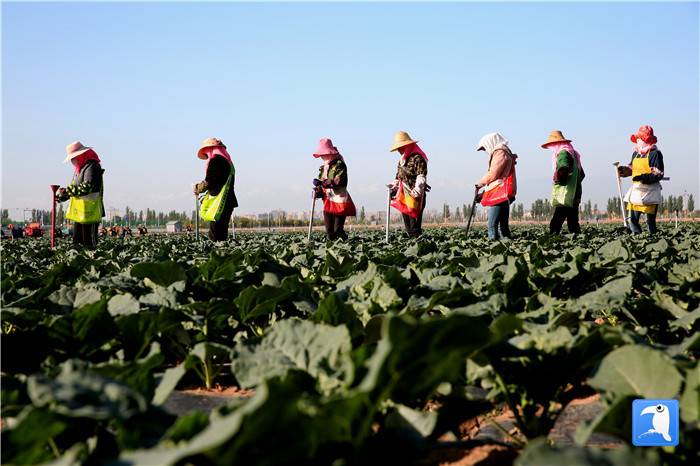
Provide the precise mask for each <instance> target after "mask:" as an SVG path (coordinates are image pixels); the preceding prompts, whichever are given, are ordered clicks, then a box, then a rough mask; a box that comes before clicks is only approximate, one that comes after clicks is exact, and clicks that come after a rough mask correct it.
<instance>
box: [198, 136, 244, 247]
mask: <svg viewBox="0 0 700 466" xmlns="http://www.w3.org/2000/svg"><path fill="white" fill-rule="evenodd" d="M197 157H199V158H200V159H202V160H206V161H207V163H206V165H205V172H206V176H205V178H204V181H202V182H200V183H197V184H196V185H195V186H194V193H195V194H196V195H199V194H202V193H206V195H205V196H204V198H203V200H202V205H201V208H200V211H199V215H200V217H202V219H203V220H206V221H208V222H209V239H211V240H212V241H224V240H225V239H226V238H227V237H228V224H229V222H230V221H231V214H232V213H233V209H234V208H236V207H238V200H237V199H236V194H235V192H234V190H233V186H234V182H235V178H236V169H235V167H234V166H233V162H232V161H231V156H230V155H229V153H228V151H227V150H226V146H225V145H224V143H223V142H221V140H220V139H216V138H207V139H205V140H204V141H203V142H202V145H201V147H200V148H199V150H198V151H197Z"/></svg>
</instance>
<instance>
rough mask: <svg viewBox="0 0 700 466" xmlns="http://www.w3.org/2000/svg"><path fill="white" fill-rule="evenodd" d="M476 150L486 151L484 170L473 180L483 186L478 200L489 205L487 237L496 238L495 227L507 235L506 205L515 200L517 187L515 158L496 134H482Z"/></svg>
mask: <svg viewBox="0 0 700 466" xmlns="http://www.w3.org/2000/svg"><path fill="white" fill-rule="evenodd" d="M476 150H477V151H480V150H482V151H485V152H486V153H487V154H489V168H488V172H486V174H485V175H484V176H483V177H482V178H481V179H480V180H479V182H478V183H476V188H477V189H479V188H482V187H485V190H484V194H483V196H482V198H481V203H482V205H484V206H489V207H490V208H489V211H488V224H487V227H488V228H487V229H488V235H489V238H490V239H498V238H499V232H498V230H499V227H500V230H501V234H502V235H503V237H504V238H510V228H509V226H508V220H509V217H510V204H511V203H512V202H513V201H514V200H515V194H516V190H517V186H516V180H515V163H516V162H515V159H516V158H517V157H518V156H517V155H515V154H513V153H512V152H511V150H510V148H509V147H508V141H506V140H505V138H504V137H503V136H501V135H500V134H499V133H489V134H486V135H484V137H482V138H481V140H480V141H479V144H478V145H477V147H476Z"/></svg>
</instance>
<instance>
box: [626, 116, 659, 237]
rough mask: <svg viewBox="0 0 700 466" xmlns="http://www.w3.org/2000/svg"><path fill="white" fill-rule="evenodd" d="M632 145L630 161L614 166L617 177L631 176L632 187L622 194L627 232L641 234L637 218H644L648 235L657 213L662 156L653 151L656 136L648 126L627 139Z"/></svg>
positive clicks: (657, 151) (655, 150)
mask: <svg viewBox="0 0 700 466" xmlns="http://www.w3.org/2000/svg"><path fill="white" fill-rule="evenodd" d="M630 140H631V141H632V144H634V152H633V153H632V161H631V162H630V164H629V165H628V166H619V167H617V170H618V172H619V173H620V176H622V177H627V176H631V177H632V187H630V189H629V190H628V191H627V193H626V194H625V198H624V201H625V202H626V203H627V208H628V209H629V211H630V230H631V231H632V233H635V234H638V233H641V232H642V227H641V226H640V225H639V219H640V217H641V216H642V214H646V215H647V226H648V227H649V233H656V210H657V207H658V205H659V204H660V203H661V183H659V181H660V180H661V179H662V178H663V176H664V156H663V155H662V154H661V151H660V150H659V149H657V148H656V141H657V139H656V136H654V129H653V128H652V127H651V126H648V125H645V126H642V127H640V128H639V130H638V131H637V133H636V134H633V135H632V136H630Z"/></svg>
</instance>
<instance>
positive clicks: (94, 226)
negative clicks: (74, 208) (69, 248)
mask: <svg viewBox="0 0 700 466" xmlns="http://www.w3.org/2000/svg"><path fill="white" fill-rule="evenodd" d="M99 226H100V225H99V223H89V224H85V223H73V244H74V245H76V246H77V245H81V246H85V247H86V248H89V249H94V248H95V247H96V246H97V231H98V228H99Z"/></svg>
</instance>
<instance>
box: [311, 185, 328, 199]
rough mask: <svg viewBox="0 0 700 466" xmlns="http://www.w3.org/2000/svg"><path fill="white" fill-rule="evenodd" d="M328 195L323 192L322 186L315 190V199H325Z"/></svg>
mask: <svg viewBox="0 0 700 466" xmlns="http://www.w3.org/2000/svg"><path fill="white" fill-rule="evenodd" d="M325 197H326V193H325V192H324V191H323V188H322V187H320V186H316V188H315V189H314V199H325Z"/></svg>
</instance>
